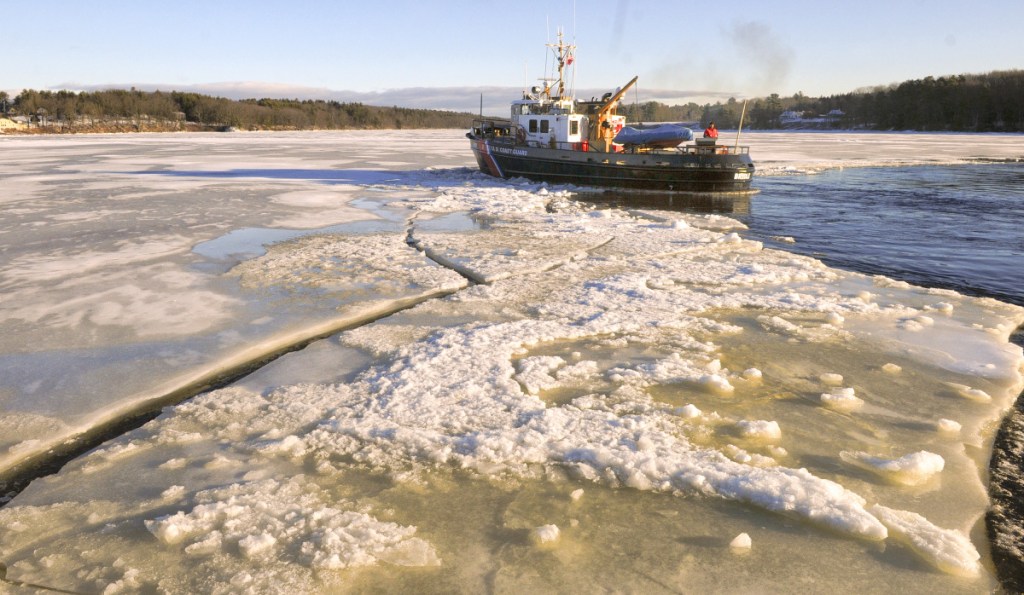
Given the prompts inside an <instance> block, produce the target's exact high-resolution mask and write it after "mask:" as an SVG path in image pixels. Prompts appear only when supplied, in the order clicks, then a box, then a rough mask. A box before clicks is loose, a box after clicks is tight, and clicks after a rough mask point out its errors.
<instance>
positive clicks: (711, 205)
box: [573, 190, 755, 215]
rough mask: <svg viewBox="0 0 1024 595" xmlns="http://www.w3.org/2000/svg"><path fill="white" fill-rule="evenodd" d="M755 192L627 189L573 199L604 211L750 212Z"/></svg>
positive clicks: (584, 195) (578, 194) (580, 195)
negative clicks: (706, 192) (614, 209)
mask: <svg viewBox="0 0 1024 595" xmlns="http://www.w3.org/2000/svg"><path fill="white" fill-rule="evenodd" d="M753 194H755V193H754V192H745V193H730V194H719V195H712V194H697V193H685V192H650V191H642V192H630V191H624V190H606V191H599V190H597V191H581V192H577V193H575V194H574V195H573V198H575V199H577V200H580V201H583V202H587V203H591V204H594V205H597V206H599V207H601V208H619V209H636V208H643V209H661V210H666V211H693V212H698V213H725V214H735V215H739V214H748V213H750V197H751V196H752V195H753Z"/></svg>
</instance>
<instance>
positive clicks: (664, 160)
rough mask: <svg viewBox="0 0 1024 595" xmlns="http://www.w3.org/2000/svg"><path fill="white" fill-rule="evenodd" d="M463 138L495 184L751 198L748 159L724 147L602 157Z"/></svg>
mask: <svg viewBox="0 0 1024 595" xmlns="http://www.w3.org/2000/svg"><path fill="white" fill-rule="evenodd" d="M467 136H468V137H469V139H470V144H471V146H472V149H473V154H474V156H475V157H476V161H477V165H479V167H480V170H481V171H483V172H484V173H487V174H490V175H492V176H496V177H499V178H513V177H523V178H527V179H530V180H536V181H543V182H550V183H553V184H574V185H577V186H598V187H611V188H628V189H634V190H657V191H663V192H688V193H700V194H731V193H737V194H743V193H752V192H754V191H752V190H751V188H750V182H751V179H752V178H753V175H754V163H753V161H752V160H751V158H750V155H749V154H747V153H735V152H731V151H729V148H728V147H725V146H722V145H711V146H707V145H705V146H697V147H686V148H683V149H675V150H649V151H625V152H616V153H602V152H593V151H582V150H566V149H552V148H547V147H535V146H527V145H524V144H521V143H517V142H516V141H515V140H514V139H511V138H507V137H497V138H495V137H488V136H474V135H473V134H469V135H467Z"/></svg>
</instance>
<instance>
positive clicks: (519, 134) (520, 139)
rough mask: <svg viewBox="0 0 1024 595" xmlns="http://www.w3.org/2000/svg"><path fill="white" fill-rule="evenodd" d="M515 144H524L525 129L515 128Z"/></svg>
mask: <svg viewBox="0 0 1024 595" xmlns="http://www.w3.org/2000/svg"><path fill="white" fill-rule="evenodd" d="M516 142H517V143H519V144H521V145H522V144H526V129H525V128H523V127H522V126H516Z"/></svg>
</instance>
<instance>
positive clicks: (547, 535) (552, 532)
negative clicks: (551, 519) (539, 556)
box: [530, 525, 561, 545]
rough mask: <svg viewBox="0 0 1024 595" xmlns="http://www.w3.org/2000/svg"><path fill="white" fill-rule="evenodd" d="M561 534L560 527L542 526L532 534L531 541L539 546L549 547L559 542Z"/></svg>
mask: <svg viewBox="0 0 1024 595" xmlns="http://www.w3.org/2000/svg"><path fill="white" fill-rule="evenodd" d="M560 534H561V531H559V530H558V525H541V526H540V527H537V528H535V529H534V530H533V531H531V532H530V539H531V540H532V541H533V542H534V543H535V544H537V545H548V544H551V543H554V542H556V541H558V537H559V535H560Z"/></svg>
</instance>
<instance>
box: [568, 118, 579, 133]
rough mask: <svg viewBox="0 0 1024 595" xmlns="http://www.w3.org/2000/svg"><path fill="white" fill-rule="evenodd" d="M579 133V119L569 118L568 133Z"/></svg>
mask: <svg viewBox="0 0 1024 595" xmlns="http://www.w3.org/2000/svg"><path fill="white" fill-rule="evenodd" d="M579 133H580V121H579V120H569V134H579Z"/></svg>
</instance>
